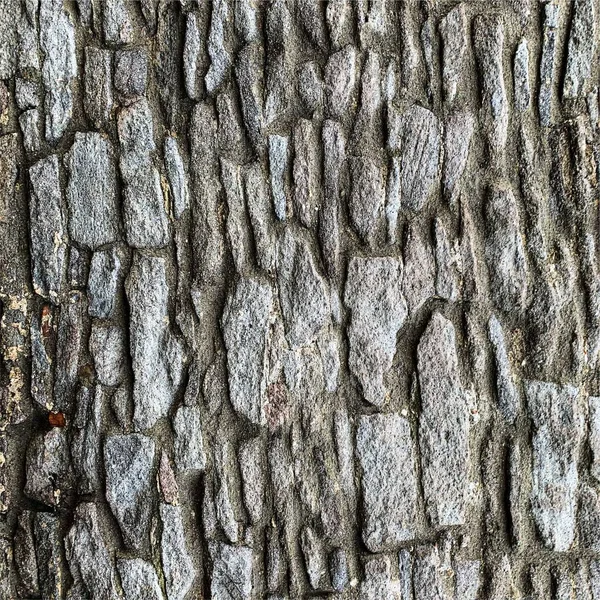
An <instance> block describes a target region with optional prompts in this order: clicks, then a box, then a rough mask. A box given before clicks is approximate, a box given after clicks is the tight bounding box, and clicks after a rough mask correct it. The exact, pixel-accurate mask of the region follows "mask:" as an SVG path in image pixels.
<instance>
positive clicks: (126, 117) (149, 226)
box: [117, 99, 169, 248]
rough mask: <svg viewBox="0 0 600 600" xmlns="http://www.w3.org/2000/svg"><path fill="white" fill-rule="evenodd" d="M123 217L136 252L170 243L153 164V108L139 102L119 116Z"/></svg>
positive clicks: (162, 200) (162, 201) (158, 178)
mask: <svg viewBox="0 0 600 600" xmlns="http://www.w3.org/2000/svg"><path fill="white" fill-rule="evenodd" d="M117 128H118V133H119V141H120V144H121V161H120V167H121V175H122V176H123V180H124V184H125V185H124V190H123V216H124V221H125V231H126V233H127V241H128V243H129V245H130V246H133V247H135V248H148V247H162V246H165V245H166V244H167V243H168V242H169V220H168V217H167V214H166V212H165V204H164V198H163V192H162V187H161V182H160V175H159V173H158V171H157V169H156V167H154V166H153V164H152V158H151V153H152V152H153V151H154V149H155V146H154V139H153V135H154V132H153V122H152V114H151V112H150V106H149V105H148V102H147V101H146V100H145V99H142V100H139V101H137V102H135V103H134V104H132V105H131V106H129V107H127V108H124V109H123V110H121V112H120V113H119V117H118V121H117Z"/></svg>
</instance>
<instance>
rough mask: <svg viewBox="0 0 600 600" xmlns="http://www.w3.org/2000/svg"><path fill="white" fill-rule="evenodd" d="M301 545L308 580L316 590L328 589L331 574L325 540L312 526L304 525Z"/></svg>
mask: <svg viewBox="0 0 600 600" xmlns="http://www.w3.org/2000/svg"><path fill="white" fill-rule="evenodd" d="M300 547H301V548H302V553H303V555H304V564H305V565H306V572H307V575H308V581H309V582H310V585H311V587H312V588H313V589H314V590H323V589H327V588H328V587H329V586H330V584H329V575H328V572H327V557H326V555H325V548H324V544H323V541H322V540H321V539H320V538H319V536H318V535H317V533H316V532H315V531H314V530H313V529H312V528H311V527H304V528H303V529H302V533H301V535H300Z"/></svg>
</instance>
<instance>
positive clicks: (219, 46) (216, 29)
mask: <svg viewBox="0 0 600 600" xmlns="http://www.w3.org/2000/svg"><path fill="white" fill-rule="evenodd" d="M230 15H231V8H230V5H229V1H228V0H217V1H216V2H213V4H212V13H211V21H210V31H209V33H208V55H209V56H210V68H209V69H208V72H207V74H206V77H205V78H204V81H205V84H206V91H207V92H208V93H209V94H214V92H215V91H217V90H218V89H219V88H220V87H221V86H222V85H223V83H224V81H225V78H226V76H227V74H228V72H229V69H230V67H231V62H232V60H231V55H230V54H229V51H228V49H227V47H226V46H227V38H228V33H229V31H228V30H229V27H230V24H231V22H230V18H231V17H230Z"/></svg>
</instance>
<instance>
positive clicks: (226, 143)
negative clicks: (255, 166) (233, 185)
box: [216, 88, 249, 186]
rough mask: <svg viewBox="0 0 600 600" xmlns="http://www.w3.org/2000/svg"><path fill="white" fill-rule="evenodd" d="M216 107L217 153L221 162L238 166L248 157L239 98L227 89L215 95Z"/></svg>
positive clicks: (224, 180) (231, 90)
mask: <svg viewBox="0 0 600 600" xmlns="http://www.w3.org/2000/svg"><path fill="white" fill-rule="evenodd" d="M216 107H217V117H218V120H219V125H218V129H217V135H218V139H217V141H218V152H219V156H221V161H222V162H223V159H229V160H231V161H232V162H234V163H235V164H238V165H239V164H241V163H244V162H246V159H247V158H246V157H247V156H249V145H248V140H247V138H246V132H245V130H244V123H243V120H242V114H241V110H240V105H239V98H238V97H237V94H235V93H234V92H233V89H231V88H228V89H227V90H225V91H223V92H221V93H220V94H218V95H217V98H216ZM223 185H225V186H227V179H223Z"/></svg>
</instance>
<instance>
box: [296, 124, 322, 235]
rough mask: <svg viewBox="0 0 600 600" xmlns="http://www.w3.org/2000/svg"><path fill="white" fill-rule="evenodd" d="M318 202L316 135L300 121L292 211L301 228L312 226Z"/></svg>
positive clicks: (319, 162) (314, 223)
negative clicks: (301, 225) (302, 226)
mask: <svg viewBox="0 0 600 600" xmlns="http://www.w3.org/2000/svg"><path fill="white" fill-rule="evenodd" d="M321 203H322V198H321V159H320V142H319V132H318V130H317V127H316V126H315V124H314V123H313V122H312V121H308V120H307V119H300V120H299V121H298V124H297V125H296V128H295V130H294V211H295V212H296V214H297V216H298V219H299V220H300V222H301V223H302V224H303V225H304V226H306V227H308V228H313V227H315V225H316V224H317V220H318V216H319V210H320V208H321Z"/></svg>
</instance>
